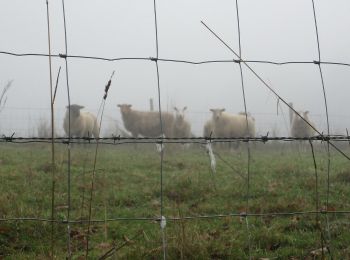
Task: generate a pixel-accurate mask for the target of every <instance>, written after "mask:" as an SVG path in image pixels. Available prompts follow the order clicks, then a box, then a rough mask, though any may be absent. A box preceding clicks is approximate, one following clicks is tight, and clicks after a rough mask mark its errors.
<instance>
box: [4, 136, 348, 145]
mask: <svg viewBox="0 0 350 260" xmlns="http://www.w3.org/2000/svg"><path fill="white" fill-rule="evenodd" d="M51 141H52V138H51V137H15V136H13V135H11V136H5V135H3V136H1V137H0V143H1V142H2V143H51ZM54 141H55V143H60V144H67V145H68V144H81V145H88V144H96V142H97V141H99V142H100V143H101V144H115V145H118V144H133V143H145V144H150V143H153V144H160V143H164V144H166V143H180V144H186V143H206V142H207V141H210V142H213V143H221V142H236V141H240V142H261V143H267V142H270V141H287V142H293V141H321V142H327V141H334V142H350V136H346V135H330V136H328V135H321V136H320V135H317V136H312V137H292V136H276V137H270V136H260V137H163V136H160V137H123V136H111V137H99V138H94V137H71V138H68V137H55V138H54ZM101 141H102V142H101ZM103 141H110V142H105V143H104V142H103Z"/></svg>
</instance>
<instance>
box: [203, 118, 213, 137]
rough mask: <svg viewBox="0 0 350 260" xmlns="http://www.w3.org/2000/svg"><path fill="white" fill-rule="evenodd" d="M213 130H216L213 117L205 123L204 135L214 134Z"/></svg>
mask: <svg viewBox="0 0 350 260" xmlns="http://www.w3.org/2000/svg"><path fill="white" fill-rule="evenodd" d="M213 131H214V122H213V120H212V119H209V120H208V121H207V122H206V123H205V125H204V128H203V136H204V137H210V136H212V134H213Z"/></svg>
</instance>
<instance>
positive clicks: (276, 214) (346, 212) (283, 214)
mask: <svg viewBox="0 0 350 260" xmlns="http://www.w3.org/2000/svg"><path fill="white" fill-rule="evenodd" d="M317 214H321V215H324V214H334V215H337V214H343V215H350V211H349V210H339V211H336V210H319V211H296V212H266V213H245V212H243V213H240V212H238V213H228V214H213V215H197V216H184V217H171V216H168V217H167V220H169V221H181V220H200V219H213V218H225V217H241V218H244V217H289V216H295V215H317ZM11 221H25V222H54V223H58V224H87V223H89V221H90V223H104V222H116V221H155V222H160V221H162V218H160V217H153V218H152V217H115V218H107V219H91V220H88V219H79V220H69V221H68V220H58V219H50V218H38V217H32V218H31V217H18V218H16V217H8V218H0V222H11Z"/></svg>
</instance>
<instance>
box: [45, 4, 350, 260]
mask: <svg viewBox="0 0 350 260" xmlns="http://www.w3.org/2000/svg"><path fill="white" fill-rule="evenodd" d="M235 4H236V15H237V28H238V43H239V52H238V54H237V53H235V52H234V51H233V50H232V49H231V48H230V47H229V46H228V45H227V44H226V43H224V42H223V41H222V40H221V39H220V38H219V37H218V36H217V35H216V34H215V33H214V32H213V31H212V30H211V29H210V28H209V27H207V26H206V25H205V24H204V23H203V22H202V23H203V24H204V25H205V26H206V27H207V28H208V29H209V30H210V31H211V32H212V33H213V34H214V35H215V36H216V37H218V38H219V39H220V40H221V41H222V42H223V43H224V44H225V45H226V47H228V48H229V49H230V50H231V51H232V52H233V53H234V54H235V55H236V56H237V57H238V58H239V60H238V61H235V62H237V63H238V65H239V69H240V78H241V88H242V95H243V102H244V110H245V117H246V125H247V130H248V126H249V123H248V111H247V102H246V94H245V85H244V75H243V69H242V64H241V62H243V63H244V64H245V65H246V66H247V67H248V69H249V70H251V71H252V72H253V74H255V76H257V77H258V79H259V80H260V81H262V83H263V84H264V85H265V86H267V87H268V88H269V89H270V90H271V91H272V92H273V93H274V94H275V95H276V96H277V97H278V98H279V100H281V101H282V102H284V103H285V104H286V105H287V106H289V105H288V104H287V103H286V102H285V101H284V99H283V98H281V97H280V96H279V95H278V94H277V93H276V92H275V91H274V90H272V89H271V88H270V87H269V85H267V83H265V81H263V80H262V78H261V77H260V76H259V75H258V74H257V73H255V72H254V70H252V69H251V68H250V66H248V65H247V63H246V62H244V61H243V60H242V49H241V31H240V19H239V6H238V0H235ZM312 7H313V16H314V24H315V31H316V39H317V50H318V60H317V61H315V62H314V63H315V64H316V65H318V68H319V73H320V78H321V83H322V90H323V98H324V105H325V110H326V119H327V139H325V138H324V136H323V134H321V133H319V132H318V131H317V130H316V132H318V133H319V134H320V135H321V137H322V140H326V141H327V196H326V210H325V216H326V224H327V228H326V230H327V235H328V241H326V245H327V249H328V252H329V254H330V257H331V258H332V254H331V253H332V251H331V250H330V249H329V247H330V243H331V235H330V227H329V219H328V214H327V213H328V208H329V194H330V164H331V154H330V146H332V147H334V148H336V150H338V151H340V150H339V148H337V147H336V146H334V145H333V144H332V143H331V142H330V141H329V139H328V137H329V136H330V124H329V115H328V104H327V96H326V90H325V83H324V77H323V72H322V67H321V50H320V40H319V33H318V25H317V19H316V9H315V4H314V0H312ZM153 9H154V25H155V43H156V57H155V58H151V60H152V61H154V62H155V65H156V76H157V90H158V107H159V122H160V130H161V134H162V137H161V138H160V139H159V142H160V147H161V149H160V218H159V220H160V224H161V233H162V249H163V259H166V250H167V245H166V231H165V224H164V223H166V219H165V217H164V202H163V163H164V162H163V158H164V149H163V145H164V138H163V137H164V129H163V119H162V110H161V88H160V75H159V63H158V61H159V40H158V22H157V7H156V0H154V1H153ZM62 10H63V20H64V23H63V24H64V42H65V54H64V55H60V57H62V58H64V59H65V70H66V86H67V99H68V106H70V88H69V77H68V75H69V71H68V60H67V57H68V44H67V28H66V12H65V4H64V0H62ZM46 11H47V34H48V52H49V54H48V58H49V74H50V78H49V79H50V105H51V164H52V190H51V196H52V197H51V219H50V221H51V257H52V258H54V223H56V221H55V207H54V206H55V182H56V180H55V178H56V177H55V167H56V165H55V139H54V96H55V95H56V90H57V86H56V90H55V93H54V94H53V86H52V60H51V57H52V54H51V36H50V19H49V18H50V15H49V1H48V0H46ZM104 106H105V99H104V100H103V101H102V103H101V107H102V112H101V120H100V127H99V132H100V129H101V124H102V117H103V111H104ZM101 107H100V110H101ZM100 110H99V111H100ZM292 110H293V111H294V112H296V111H295V110H294V109H292ZM296 114H297V115H298V116H300V115H299V114H298V113H297V112H296ZM68 119H69V120H68V121H69V122H68V129H69V130H68V169H67V192H68V196H67V220H66V221H65V223H66V224H67V232H68V234H67V255H68V256H67V258H68V259H71V258H72V249H71V240H70V234H71V232H70V223H71V220H70V214H71V132H70V131H71V129H70V123H71V122H70V119H71V115H70V109H68ZM314 130H315V129H314ZM309 142H310V146H311V151H312V156H313V162H314V169H315V214H316V223H317V226H318V227H319V230H320V233H321V245H322V248H321V253H322V258H323V257H324V252H323V245H324V241H325V239H324V235H323V231H322V226H321V224H320V196H319V187H318V183H319V180H318V178H319V177H318V169H317V163H316V159H315V153H314V147H313V144H312V141H311V140H309ZM98 146H99V141H98V140H97V143H96V151H95V158H94V169H93V175H92V187H91V197H90V208H89V220H88V225H89V226H88V235H87V247H86V258H87V257H88V251H89V242H88V241H89V229H90V224H91V204H92V193H93V189H94V186H93V180H94V177H95V171H96V168H95V167H96V162H97V151H98ZM340 152H341V151H340ZM247 153H248V158H247V159H248V162H247V193H246V212H245V214H244V218H245V222H246V226H247V238H248V243H249V259H251V258H252V256H251V234H250V228H249V221H248V215H249V197H250V168H251V167H250V166H251V165H250V164H251V151H250V146H249V140H248V141H247ZM341 153H342V152H341ZM342 154H343V155H345V154H344V153H342ZM345 157H346V158H348V159H349V157H348V156H346V155H345Z"/></svg>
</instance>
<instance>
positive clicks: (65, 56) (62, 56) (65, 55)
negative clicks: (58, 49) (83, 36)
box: [58, 53, 67, 59]
mask: <svg viewBox="0 0 350 260" xmlns="http://www.w3.org/2000/svg"><path fill="white" fill-rule="evenodd" d="M58 56H59V57H60V58H63V59H67V54H62V53H59V54H58Z"/></svg>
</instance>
